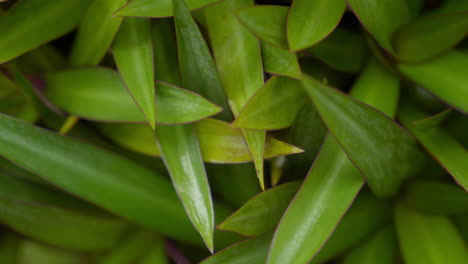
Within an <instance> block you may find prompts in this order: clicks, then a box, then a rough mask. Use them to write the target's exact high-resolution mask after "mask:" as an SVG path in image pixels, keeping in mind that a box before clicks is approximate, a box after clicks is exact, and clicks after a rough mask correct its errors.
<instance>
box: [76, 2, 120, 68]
mask: <svg viewBox="0 0 468 264" xmlns="http://www.w3.org/2000/svg"><path fill="white" fill-rule="evenodd" d="M126 2H127V1H126V0H117V1H115V0H100V1H94V2H92V3H91V5H90V6H89V8H88V9H87V11H86V14H85V15H84V16H83V18H82V20H81V23H80V27H79V29H78V33H77V36H76V39H75V42H74V43H73V47H72V51H71V54H70V63H71V64H72V65H74V66H81V65H95V64H98V63H99V62H100V61H101V59H102V58H103V57H104V55H105V54H106V52H107V50H108V49H109V47H110V45H111V43H112V40H113V39H114V36H115V34H116V33H117V30H118V29H119V26H120V23H122V19H123V18H122V17H114V16H113V14H114V12H115V11H117V9H118V8H120V7H121V6H122V5H124V4H125V3H126Z"/></svg>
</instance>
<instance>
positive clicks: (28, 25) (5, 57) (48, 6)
mask: <svg viewBox="0 0 468 264" xmlns="http://www.w3.org/2000/svg"><path fill="white" fill-rule="evenodd" d="M90 2H91V0H69V1H60V2H57V1H54V0H28V1H19V2H17V3H16V4H15V5H14V6H13V7H12V8H10V9H9V10H8V11H7V12H6V13H5V14H3V15H1V16H0V32H2V37H1V38H0V63H4V62H6V61H9V60H11V59H13V58H15V57H17V56H19V55H21V54H23V53H26V52H28V51H29V50H32V49H34V48H36V47H38V46H40V45H43V44H45V43H47V42H49V41H51V40H54V39H56V38H58V37H60V36H62V35H65V34H66V33H68V32H69V31H71V30H72V29H73V28H75V27H76V26H77V25H78V23H79V22H80V20H81V18H82V17H83V15H84V13H85V12H86V9H87V7H88V5H89V3H90Z"/></svg>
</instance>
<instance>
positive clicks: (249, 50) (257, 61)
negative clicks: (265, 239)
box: [204, 0, 266, 189]
mask: <svg viewBox="0 0 468 264" xmlns="http://www.w3.org/2000/svg"><path fill="white" fill-rule="evenodd" d="M252 5H253V1H252V0H227V1H223V2H220V3H217V4H214V5H212V6H209V7H207V8H206V9H205V10H204V14H205V19H206V22H207V29H208V35H209V37H210V42H211V47H212V50H213V54H214V58H215V61H216V65H217V67H218V71H219V73H220V77H221V81H222V83H223V87H224V89H225V91H226V94H227V97H228V102H229V105H230V107H231V110H232V112H233V114H234V116H235V117H237V116H238V115H239V113H240V111H241V109H242V108H243V107H244V106H245V104H246V103H247V101H248V100H249V99H250V97H252V95H253V94H254V93H255V92H256V91H257V90H258V89H260V88H261V87H262V85H263V68H262V58H261V52H260V45H259V42H258V40H257V39H256V38H255V37H254V36H253V35H252V34H251V33H250V32H248V31H247V29H245V28H244V27H243V26H242V25H241V24H240V23H239V21H238V20H237V18H236V17H235V15H234V12H235V11H236V10H237V9H239V8H242V7H248V6H252ZM232 54H236V56H234V57H233V55H232ZM243 134H244V139H245V141H246V142H247V145H248V147H249V150H250V153H251V155H252V158H253V160H254V164H255V169H256V171H257V177H258V179H259V181H260V186H261V187H262V189H264V188H265V184H264V178H263V158H264V157H263V152H264V147H265V134H266V133H265V132H264V131H249V130H244V131H243Z"/></svg>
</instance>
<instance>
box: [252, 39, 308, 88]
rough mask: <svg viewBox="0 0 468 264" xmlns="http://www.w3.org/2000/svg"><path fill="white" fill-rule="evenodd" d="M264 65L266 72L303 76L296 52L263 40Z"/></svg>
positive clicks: (295, 77)
mask: <svg viewBox="0 0 468 264" xmlns="http://www.w3.org/2000/svg"><path fill="white" fill-rule="evenodd" d="M260 45H261V48H262V59H263V67H264V70H265V72H268V73H271V74H276V75H283V76H287V77H291V78H294V79H300V78H301V76H302V73H301V68H300V66H299V62H298V60H297V55H296V53H292V52H290V51H289V50H287V49H283V48H278V47H275V46H273V45H271V44H269V43H266V42H261V43H260Z"/></svg>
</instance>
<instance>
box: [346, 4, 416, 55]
mask: <svg viewBox="0 0 468 264" xmlns="http://www.w3.org/2000/svg"><path fill="white" fill-rule="evenodd" d="M347 2H348V6H349V7H350V8H351V10H352V11H353V12H354V14H355V15H356V17H357V18H358V19H359V21H360V22H361V24H362V25H363V26H364V27H365V28H366V30H367V31H368V32H369V33H370V34H371V35H372V36H373V37H374V39H375V40H376V41H377V42H378V43H379V45H380V46H381V47H383V48H384V49H386V50H387V51H389V52H391V53H394V50H393V46H392V42H391V41H392V35H393V33H394V32H395V31H396V30H397V29H398V28H400V27H401V26H402V25H404V24H406V23H407V22H408V21H409V20H410V19H411V16H412V14H411V10H410V8H409V6H408V1H407V0H379V1H377V0H347Z"/></svg>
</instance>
